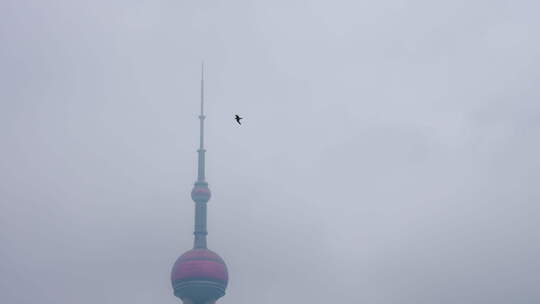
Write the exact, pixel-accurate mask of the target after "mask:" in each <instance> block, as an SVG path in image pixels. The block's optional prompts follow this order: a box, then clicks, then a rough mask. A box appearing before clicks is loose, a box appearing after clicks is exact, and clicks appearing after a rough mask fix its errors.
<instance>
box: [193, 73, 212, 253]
mask: <svg viewBox="0 0 540 304" xmlns="http://www.w3.org/2000/svg"><path fill="white" fill-rule="evenodd" d="M205 118H206V116H204V62H202V64H201V114H200V115H199V121H200V130H199V131H200V135H199V136H200V139H199V149H198V150H197V154H198V163H197V181H196V182H195V185H194V186H193V190H192V191H191V198H192V199H193V201H194V202H195V230H194V231H193V234H194V235H195V239H194V243H193V247H194V248H206V235H207V234H208V232H207V230H206V203H208V201H209V200H210V195H211V194H210V189H209V188H208V183H207V182H206V176H205V168H204V165H205V161H204V156H205V152H206V150H205V149H204V119H205Z"/></svg>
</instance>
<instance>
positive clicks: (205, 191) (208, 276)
mask: <svg viewBox="0 0 540 304" xmlns="http://www.w3.org/2000/svg"><path fill="white" fill-rule="evenodd" d="M205 118H206V116H204V63H203V64H202V67H201V114H200V115H199V120H200V127H199V128H200V140H199V149H198V150H197V153H198V163H197V181H196V182H195V184H194V186H193V190H192V191H191V198H192V199H193V201H194V202H195V229H194V232H193V234H194V241H193V249H191V250H189V251H187V252H186V253H184V254H182V255H181V256H180V257H179V258H178V259H177V260H176V263H174V266H173V268H172V271H171V282H172V287H173V289H174V295H175V296H177V297H178V298H180V299H181V300H182V302H183V303H184V304H212V303H215V302H216V300H217V299H219V298H220V297H222V296H223V295H225V289H226V288H227V283H228V280H229V277H228V272H227V266H226V265H225V262H224V261H223V259H222V258H221V257H220V256H219V255H218V254H217V253H215V252H213V251H211V250H209V249H208V248H207V247H206V235H207V234H208V232H207V230H206V205H207V203H208V201H209V200H210V196H211V193H210V188H208V183H207V182H206V177H205V161H204V157H205V152H206V150H205V149H204V119H205Z"/></svg>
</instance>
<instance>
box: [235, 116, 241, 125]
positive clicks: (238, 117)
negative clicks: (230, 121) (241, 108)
mask: <svg viewBox="0 0 540 304" xmlns="http://www.w3.org/2000/svg"><path fill="white" fill-rule="evenodd" d="M234 119H236V122H237V123H238V124H239V125H241V124H242V123H241V122H240V119H242V117H240V116H238V115H236V116H235V117H234Z"/></svg>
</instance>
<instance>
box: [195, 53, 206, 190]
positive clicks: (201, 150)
mask: <svg viewBox="0 0 540 304" xmlns="http://www.w3.org/2000/svg"><path fill="white" fill-rule="evenodd" d="M205 118H206V116H204V61H203V62H202V63H201V114H200V115H199V120H200V129H199V132H200V134H199V150H197V152H198V153H199V162H198V170H197V181H201V182H202V181H204V180H205V178H206V177H205V170H204V165H205V162H204V153H205V152H206V150H205V149H204V119H205Z"/></svg>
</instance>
